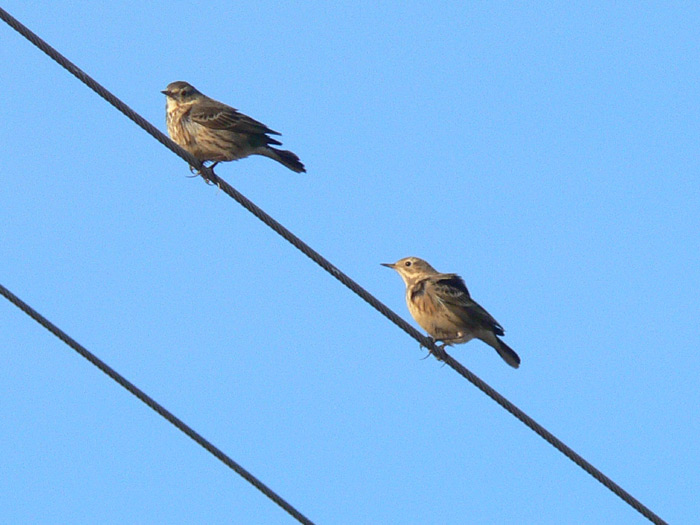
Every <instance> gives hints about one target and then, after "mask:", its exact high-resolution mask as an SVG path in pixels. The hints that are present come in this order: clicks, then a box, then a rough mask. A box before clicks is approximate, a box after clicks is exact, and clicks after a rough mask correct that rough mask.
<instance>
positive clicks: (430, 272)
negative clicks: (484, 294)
mask: <svg viewBox="0 0 700 525" xmlns="http://www.w3.org/2000/svg"><path fill="white" fill-rule="evenodd" d="M381 264H382V266H386V267H387V268H392V269H393V270H396V271H397V272H398V274H399V275H400V276H401V278H402V279H403V281H404V283H405V284H406V304H407V305H408V310H409V312H411V315H412V316H413V318H414V319H415V320H416V322H417V323H418V324H419V325H420V326H422V327H423V329H424V330H425V331H426V332H428V334H429V335H430V336H431V337H432V338H433V340H434V341H436V342H437V341H440V342H442V343H443V345H442V346H443V347H444V346H445V345H453V344H457V343H466V342H467V341H470V340H472V339H474V338H476V339H481V340H482V341H483V342H484V343H486V344H487V345H489V346H491V347H493V348H494V349H495V350H496V352H498V355H500V356H501V357H502V358H503V360H504V361H505V362H506V363H508V364H509V365H510V366H512V367H513V368H518V367H519V366H520V357H518V354H516V353H515V352H514V351H513V349H512V348H511V347H509V346H508V345H507V344H505V343H504V342H503V341H502V340H501V339H500V338H499V336H502V335H504V333H505V332H504V330H503V327H502V326H501V325H500V324H499V323H498V321H496V320H495V319H494V318H493V316H491V314H489V313H488V312H487V311H486V310H484V309H483V308H482V307H481V306H480V305H479V304H478V303H477V302H476V301H474V299H472V298H471V296H470V295H469V290H468V289H467V286H466V285H465V284H464V280H463V279H462V278H461V277H460V276H459V275H457V274H455V273H440V272H438V271H437V270H435V268H433V267H432V266H430V264H428V263H427V262H426V261H424V260H423V259H419V258H418V257H405V258H403V259H400V260H399V261H397V262H395V263H381Z"/></svg>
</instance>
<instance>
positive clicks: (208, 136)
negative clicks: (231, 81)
mask: <svg viewBox="0 0 700 525" xmlns="http://www.w3.org/2000/svg"><path fill="white" fill-rule="evenodd" d="M162 93H163V94H164V95H165V97H166V105H165V116H166V122H167V124H168V134H169V135H170V138H171V139H173V141H174V142H176V143H177V144H179V145H180V146H182V147H183V148H184V149H186V150H187V151H189V152H190V153H191V154H192V155H194V156H195V157H197V158H198V159H199V160H201V161H202V162H204V161H208V160H210V161H214V164H213V165H212V167H214V166H215V165H216V164H218V163H219V162H222V161H229V160H238V159H242V158H244V157H248V156H249V155H263V156H265V157H270V158H271V159H274V160H276V161H277V162H279V163H281V164H283V165H285V166H286V167H288V168H289V169H290V170H292V171H296V172H297V173H302V172H305V171H306V169H305V168H304V165H303V164H302V163H301V161H299V157H297V156H296V155H295V154H294V153H292V152H291V151H286V150H280V149H277V148H273V147H272V146H271V144H272V145H276V146H279V145H281V144H282V143H281V142H280V141H278V140H276V139H274V138H272V137H269V136H268V135H279V133H278V132H276V131H273V130H271V129H270V128H268V127H267V126H266V125H265V124H262V123H260V122H258V121H257V120H254V119H252V118H250V117H248V116H246V115H243V114H242V113H239V112H238V110H236V109H235V108H232V107H231V106H227V105H226V104H222V103H221V102H217V101H216V100H214V99H212V98H209V97H207V96H206V95H203V94H202V93H200V92H199V91H197V90H196V89H195V88H194V87H193V86H191V85H190V84H188V83H187V82H182V81H179V82H172V83H171V84H168V87H167V88H166V89H165V90H164V91H162Z"/></svg>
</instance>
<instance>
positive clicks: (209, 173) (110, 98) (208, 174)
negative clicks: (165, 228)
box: [0, 8, 666, 525]
mask: <svg viewBox="0 0 700 525" xmlns="http://www.w3.org/2000/svg"><path fill="white" fill-rule="evenodd" d="M0 19H2V20H4V21H5V22H6V23H7V24H8V25H10V26H11V27H12V28H13V29H15V30H16V31H17V32H19V33H20V34H21V35H22V36H24V37H25V38H27V39H28V40H29V41H30V42H32V43H33V44H34V45H35V46H36V47H38V48H39V49H41V50H42V51H43V52H44V53H46V54H47V55H48V56H49V57H51V58H52V59H53V60H55V61H56V62H58V63H59V64H60V65H61V66H63V67H64V68H65V69H67V70H68V71H70V72H71V73H72V74H73V75H75V76H76V77H77V78H78V79H79V80H81V81H82V82H83V83H85V84H86V85H87V86H88V87H89V88H90V89H92V90H93V91H95V92H96V93H97V94H98V95H100V96H101V97H102V98H104V99H105V100H107V102H109V103H110V104H112V105H113V106H114V107H116V108H117V109H118V110H119V111H121V112H122V113H124V114H125V115H126V116H127V117H129V118H130V119H131V120H133V121H134V122H135V123H136V124H138V125H139V126H141V127H142V128H143V129H144V130H145V131H146V132H147V133H149V134H150V135H152V136H153V137H154V138H155V139H156V140H158V142H160V143H161V144H163V145H165V146H166V147H167V148H168V149H170V150H171V151H173V152H174V153H175V154H176V155H178V156H179V157H181V158H182V159H184V160H185V161H186V162H188V163H189V164H190V166H193V167H195V168H196V169H198V170H199V171H200V173H201V174H202V177H203V178H204V179H205V180H207V181H210V182H212V183H215V184H217V185H218V186H219V188H221V190H222V191H223V192H224V193H226V194H227V195H229V196H230V197H231V198H232V199H234V200H235V201H236V202H238V203H239V204H240V205H242V206H243V207H244V208H245V209H247V210H248V211H249V212H251V213H252V214H253V215H255V216H256V217H257V218H258V219H260V220H261V221H262V222H264V223H265V224H266V225H267V226H269V227H270V228H272V229H273V230H274V231H275V232H277V233H278V234H279V235H280V236H281V237H283V238H284V239H285V240H287V241H288V242H289V243H290V244H292V246H294V247H295V248H297V249H298V250H299V251H301V252H302V253H303V254H304V255H306V256H307V257H309V258H310V259H311V260H312V261H314V262H315V263H316V264H318V265H319V266H320V267H321V268H323V269H324V270H326V271H327V272H328V273H330V274H331V275H332V276H333V277H335V278H336V279H338V280H339V281H340V282H341V283H342V284H344V285H345V286H346V287H348V288H349V289H350V290H352V291H353V292H354V293H355V294H357V295H358V296H360V297H361V298H362V299H363V300H364V301H366V302H367V303H368V304H369V305H370V306H372V307H373V308H375V309H376V310H377V311H379V313H381V314H382V315H384V316H385V317H386V318H388V319H389V320H390V321H391V322H392V323H394V324H395V325H396V326H398V327H399V328H401V329H402V330H403V331H404V332H406V333H407V334H408V335H409V336H411V337H412V338H414V339H415V340H416V341H418V342H419V343H420V344H421V346H425V347H427V348H428V349H429V350H430V351H431V353H432V354H434V355H435V356H436V357H437V358H438V359H440V360H442V361H444V362H445V363H446V364H447V365H448V366H450V367H451V368H452V369H453V370H455V371H456V372H457V373H458V374H460V375H461V376H462V377H464V378H465V379H467V380H468V381H470V382H471V383H472V384H473V385H474V386H476V387H477V388H478V389H479V390H481V391H482V392H483V393H485V394H486V395H487V396H489V397H490V398H491V399H493V400H494V401H495V402H496V403H498V404H499V405H500V406H501V407H503V408H504V409H505V410H507V411H508V412H510V413H511V414H512V415H513V416H515V417H516V418H517V419H519V420H520V421H521V422H522V423H524V424H525V425H526V426H527V427H528V428H530V429H531V430H533V431H534V432H535V433H536V434H537V435H539V436H540V437H541V438H542V439H544V440H545V441H547V442H548V443H549V444H550V445H552V446H553V447H554V448H556V449H557V450H558V451H559V452H561V453H562V454H564V455H565V456H566V457H567V458H569V459H570V460H571V461H573V462H574V463H576V464H577V465H578V466H579V467H581V468H582V469H583V470H584V471H585V472H587V473H588V474H590V475H591V476H592V477H593V478H595V479H596V480H598V481H599V482H600V483H601V484H603V485H604V486H605V487H606V488H608V489H609V490H610V491H612V492H613V493H614V494H615V495H616V496H618V497H619V498H620V499H622V500H623V501H624V502H625V503H627V504H628V505H630V506H631V507H632V508H633V509H635V510H636V511H637V512H639V513H640V514H642V515H643V516H644V517H645V518H647V519H648V520H649V521H651V522H652V523H655V524H657V525H666V522H665V521H664V520H662V519H661V518H660V517H659V516H658V515H657V514H655V513H654V512H653V511H652V510H651V509H649V508H648V507H646V506H645V505H644V504H642V502H640V501H639V500H638V499H636V498H635V497H634V496H632V495H631V494H630V493H629V492H627V491H626V490H624V489H623V488H622V487H621V486H620V485H618V484H617V483H615V482H614V481H613V480H612V479H610V478H609V477H608V476H606V475H605V474H604V473H603V472H601V471H600V470H598V469H597V468H596V467H594V466H593V465H592V464H591V463H589V462H588V461H586V460H585V459H584V458H583V457H581V456H580V455H579V454H577V453H576V452H575V451H574V450H573V449H571V448H570V447H569V446H567V445H566V444H565V443H564V442H563V441H561V440H560V439H559V438H557V437H556V436H555V435H554V434H552V433H551V432H549V431H548V430H547V429H546V428H544V427H543V426H542V425H540V424H539V423H538V422H537V421H535V420H534V419H532V418H531V417H530V416H528V415H527V414H526V413H525V412H523V411H522V410H521V409H519V408H518V407H517V406H515V405H514V404H513V403H511V402H510V401H509V400H508V399H506V398H505V397H504V396H503V395H501V394H500V393H499V392H497V391H496V390H494V389H493V388H492V387H491V386H489V385H488V384H487V383H486V382H485V381H483V380H482V379H481V378H479V377H478V376H477V375H476V374H474V373H473V372H471V371H470V370H468V369H467V368H466V367H464V366H463V365H462V364H461V363H459V362H458V361H456V360H455V359H454V358H453V357H452V356H450V355H449V354H447V352H445V351H444V349H442V348H441V347H440V346H437V345H436V344H435V343H434V342H433V340H432V339H430V338H428V337H426V336H424V335H423V334H421V333H420V332H419V331H418V330H416V329H415V328H414V327H413V326H411V325H410V324H408V323H407V322H406V321H405V320H404V319H403V318H401V317H399V316H398V315H397V314H396V313H395V312H394V311H393V310H391V309H390V308H388V307H387V306H386V305H384V304H383V303H382V302H381V301H379V300H378V299H377V298H376V297H374V296H373V295H372V294H370V293H369V292H368V291H367V290H365V289H364V288H363V287H361V286H360V285H359V284H357V283H356V282H355V281H353V280H352V279H351V278H350V277H348V276H347V275H346V274H345V273H343V272H342V271H340V270H339V269H338V268H336V267H335V266H334V265H332V264H331V263H330V262H329V261H328V260H327V259H326V258H325V257H323V256H322V255H321V254H319V253H318V252H317V251H316V250H314V249H313V248H311V247H310V246H309V245H308V244H306V243H305V242H304V241H302V240H301V239H300V238H299V237H297V236H296V235H294V234H293V233H292V232H291V231H289V230H288V229H287V228H285V227H284V226H282V225H281V224H280V223H279V222H277V221H276V220H275V219H273V218H272V217H271V216H270V215H268V214H267V213H266V212H265V211H263V210H262V209H261V208H259V207H258V206H257V205H256V204H255V203H253V202H252V201H251V200H250V199H248V198H247V197H245V196H244V195H243V194H242V193H240V192H239V191H238V190H236V189H235V188H233V187H232V186H231V185H230V184H228V183H227V182H226V181H224V180H223V179H221V178H220V177H219V176H218V175H216V174H215V173H214V171H213V170H212V169H211V168H209V167H206V166H204V165H203V164H202V163H201V162H200V161H199V160H197V159H196V158H194V157H193V156H192V155H191V154H190V153H189V152H187V151H185V150H184V149H182V148H181V147H180V146H178V145H177V144H175V143H174V142H173V141H171V140H170V139H169V138H168V137H166V136H165V135H164V134H163V133H162V132H161V131H159V130H158V129H156V128H155V127H154V126H153V125H152V124H151V123H150V122H148V121H147V120H145V119H144V118H143V117H141V116H140V115H139V114H138V113H136V112H135V111H133V110H132V109H131V108H130V107H128V106H127V105H126V104H124V103H123V102H122V101H121V100H119V99H118V98H117V97H116V96H114V95H113V94H112V93H110V92H109V91H107V89H105V88H104V87H103V86H101V85H100V84H99V83H97V82H96V81H95V80H94V79H92V78H91V77H90V76H88V75H87V74H86V73H84V72H83V71H82V70H81V69H79V68H78V67H77V66H76V65H75V64H73V63H72V62H71V61H69V60H68V59H67V58H66V57H64V56H63V55H61V54H60V53H59V52H58V51H56V50H55V49H54V48H52V47H51V46H50V45H49V44H47V43H46V42H45V41H44V40H42V39H41V38H39V37H38V36H37V35H36V34H34V33H33V32H32V31H31V30H29V29H28V28H27V27H26V26H24V25H23V24H21V23H20V22H19V21H18V20H16V19H15V18H13V17H12V16H11V15H10V14H9V13H7V12H6V11H4V10H3V9H2V8H0Z"/></svg>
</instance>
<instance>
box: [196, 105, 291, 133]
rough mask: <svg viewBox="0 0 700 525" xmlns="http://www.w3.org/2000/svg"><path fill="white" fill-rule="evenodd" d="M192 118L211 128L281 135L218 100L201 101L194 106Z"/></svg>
mask: <svg viewBox="0 0 700 525" xmlns="http://www.w3.org/2000/svg"><path fill="white" fill-rule="evenodd" d="M190 118H191V119H192V120H193V121H194V122H196V123H198V124H201V125H202V126H206V127H207V128H211V129H225V130H228V131H233V132H235V133H249V134H260V135H264V134H266V133H269V134H271V135H279V134H280V133H278V132H277V131H274V130H272V129H270V128H268V127H267V126H266V125H265V124H263V123H262V122H258V121H257V120H255V119H252V118H250V117H249V116H247V115H244V114H243V113H239V112H238V110H237V109H236V108H232V107H231V106H227V105H225V104H221V103H218V102H201V103H199V104H195V105H193V106H192V110H191V111H190Z"/></svg>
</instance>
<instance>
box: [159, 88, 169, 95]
mask: <svg viewBox="0 0 700 525" xmlns="http://www.w3.org/2000/svg"><path fill="white" fill-rule="evenodd" d="M161 93H163V95H165V96H166V97H169V96H170V91H168V90H167V89H164V90H163V91H161Z"/></svg>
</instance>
